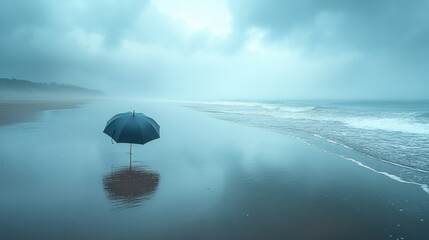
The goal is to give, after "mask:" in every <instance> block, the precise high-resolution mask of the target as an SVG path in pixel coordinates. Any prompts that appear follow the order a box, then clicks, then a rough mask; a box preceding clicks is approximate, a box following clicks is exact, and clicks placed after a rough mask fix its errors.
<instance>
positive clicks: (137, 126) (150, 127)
mask: <svg viewBox="0 0 429 240" xmlns="http://www.w3.org/2000/svg"><path fill="white" fill-rule="evenodd" d="M103 132H104V133H105V134H107V135H108V136H110V137H111V138H112V139H113V140H115V142H117V143H129V144H130V154H131V150H132V144H133V143H135V144H142V145H143V144H145V143H147V142H150V141H152V140H154V139H157V138H159V125H158V123H156V122H155V120H153V119H152V118H150V117H148V116H146V115H144V114H143V113H135V112H134V111H133V112H126V113H119V114H116V115H115V116H113V117H112V118H111V119H110V120H109V121H107V124H106V127H105V128H104V131H103Z"/></svg>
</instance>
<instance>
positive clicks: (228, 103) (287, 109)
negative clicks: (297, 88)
mask: <svg viewBox="0 0 429 240" xmlns="http://www.w3.org/2000/svg"><path fill="white" fill-rule="evenodd" d="M184 103H187V104H203V105H214V106H220V107H250V108H259V109H266V110H272V111H280V112H289V113H299V112H307V111H311V110H314V109H316V107H312V106H302V107H301V106H300V107H293V106H284V105H278V104H271V103H260V102H245V101H200V102H198V101H197V102H192V101H188V102H184Z"/></svg>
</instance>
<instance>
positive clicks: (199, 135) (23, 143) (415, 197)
mask: <svg viewBox="0 0 429 240" xmlns="http://www.w3.org/2000/svg"><path fill="white" fill-rule="evenodd" d="M11 108H12V109H15V107H14V106H13V107H11V105H8V106H5V105H4V104H3V105H1V109H2V113H1V116H2V122H3V121H5V120H4V119H7V118H4V116H9V117H10V118H9V119H7V122H8V123H12V122H14V121H16V122H15V123H14V124H7V125H4V124H3V125H4V126H0V136H1V138H0V238H1V239H10V240H12V239H415V240H418V239H422V240H423V239H427V236H429V194H428V193H426V192H424V191H422V189H421V187H420V186H417V185H413V184H407V183H401V182H399V181H395V180H393V179H392V178H389V177H386V175H383V174H379V173H377V172H374V171H370V170H369V169H366V168H364V167H362V166H359V165H358V164H356V163H355V162H352V161H347V160H345V159H344V158H341V157H339V156H335V155H332V154H330V153H327V152H324V151H321V150H320V149H319V148H317V147H314V146H310V145H308V144H305V142H303V141H300V140H298V139H294V138H292V137H290V136H288V135H284V134H279V133H276V132H273V131H270V130H267V129H262V128H255V127H250V126H243V125H240V124H237V123H233V122H228V121H223V120H219V119H215V118H213V117H211V116H210V115H209V114H207V113H204V112H198V111H195V110H192V109H189V108H184V107H180V106H176V105H174V104H166V103H164V104H161V103H153V102H152V103H150V102H138V101H135V102H121V101H97V102H91V103H88V104H85V105H82V106H80V107H79V108H72V107H71V108H69V109H55V110H48V111H40V112H39V111H37V118H33V121H25V120H23V119H22V118H20V117H11V116H13V115H9V114H7V113H8V112H9V111H10V110H9V109H11ZM61 108H62V107H61ZM4 109H6V110H4ZM40 110H44V109H43V108H42V109H40ZM132 110H136V111H139V112H144V113H145V114H147V115H148V116H151V117H153V118H154V119H156V120H157V122H158V123H159V124H160V126H161V138H160V139H158V140H155V141H153V142H150V143H148V144H146V145H144V146H136V147H135V148H133V156H132V160H133V161H132V164H133V165H132V167H131V168H129V167H130V166H129V154H128V151H129V149H128V146H127V145H126V144H112V143H111V141H110V139H109V138H108V137H107V136H106V135H104V134H103V133H102V130H103V127H104V125H105V123H106V121H107V120H108V119H109V118H110V117H111V116H113V115H114V114H116V113H118V112H125V111H132ZM23 150H25V151H23ZM130 179H133V180H132V181H130ZM142 182H144V184H141V183H142Z"/></svg>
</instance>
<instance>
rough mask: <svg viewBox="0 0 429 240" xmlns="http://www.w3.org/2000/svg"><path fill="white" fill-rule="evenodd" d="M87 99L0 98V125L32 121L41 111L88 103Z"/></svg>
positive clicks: (75, 106) (68, 107) (69, 107)
mask: <svg viewBox="0 0 429 240" xmlns="http://www.w3.org/2000/svg"><path fill="white" fill-rule="evenodd" d="M88 102H89V100H78V99H67V100H55V99H46V100H0V116H2V117H1V118H0V126H5V125H12V124H16V123H23V122H28V121H34V120H36V119H37V117H38V116H39V114H40V113H41V112H43V111H48V110H56V109H72V108H77V107H79V106H81V105H82V104H85V103H88Z"/></svg>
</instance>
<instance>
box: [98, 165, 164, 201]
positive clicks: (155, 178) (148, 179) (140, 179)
mask: <svg viewBox="0 0 429 240" xmlns="http://www.w3.org/2000/svg"><path fill="white" fill-rule="evenodd" d="M159 178H160V175H159V174H158V173H156V172H151V171H149V170H147V169H144V168H142V167H138V166H137V167H131V166H130V167H121V168H117V169H116V170H113V171H112V172H110V173H108V174H106V175H105V176H104V177H103V185H104V190H105V191H106V193H107V195H108V198H109V199H110V200H111V201H112V202H114V203H115V204H116V205H118V206H120V207H124V208H129V207H137V206H139V205H140V204H141V202H142V201H143V200H147V199H149V198H150V197H151V196H152V195H153V194H154V193H155V191H156V189H157V188H158V184H159Z"/></svg>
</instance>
